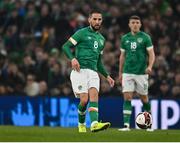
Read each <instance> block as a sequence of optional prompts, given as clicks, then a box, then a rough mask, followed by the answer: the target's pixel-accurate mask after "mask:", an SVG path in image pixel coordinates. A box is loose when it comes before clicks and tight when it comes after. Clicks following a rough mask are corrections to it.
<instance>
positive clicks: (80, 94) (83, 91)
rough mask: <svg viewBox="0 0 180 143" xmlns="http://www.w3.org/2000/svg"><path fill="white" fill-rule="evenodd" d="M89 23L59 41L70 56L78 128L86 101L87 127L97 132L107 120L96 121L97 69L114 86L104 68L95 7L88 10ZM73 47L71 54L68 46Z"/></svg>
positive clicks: (82, 122) (82, 127)
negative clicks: (65, 40)
mask: <svg viewBox="0 0 180 143" xmlns="http://www.w3.org/2000/svg"><path fill="white" fill-rule="evenodd" d="M88 22H89V24H90V25H89V26H88V27H85V28H82V29H80V30H78V31H77V32H76V33H75V34H74V35H72V36H71V37H70V38H69V40H68V41H67V42H66V43H65V44H64V45H63V51H64V53H65V54H66V56H67V57H68V58H69V59H70V60H71V66H72V72H71V75H70V79H71V83H72V88H73V92H74V94H75V96H76V97H77V98H80V103H79V105H78V117H79V123H78V128H79V132H86V125H85V114H86V108H87V104H88V101H89V107H88V111H89V114H90V119H91V127H90V129H91V131H92V132H97V131H101V130H104V129H107V128H108V127H109V126H110V123H109V122H106V123H101V122H98V92H99V84H100V79H99V76H98V72H99V73H101V74H102V75H103V76H104V77H105V78H106V79H107V81H108V82H109V84H110V86H111V87H113V86H114V80H113V79H112V78H111V77H110V75H109V74H108V73H107V71H106V70H105V68H104V66H103V64H102V61H101V57H102V54H103V48H104V44H105V39H104V37H103V36H102V35H101V34H100V33H99V29H100V27H101V24H102V14H101V13H100V12H98V11H93V12H91V13H90V15H89V18H88ZM72 46H73V47H75V55H73V54H72V52H71V50H70V47H72Z"/></svg>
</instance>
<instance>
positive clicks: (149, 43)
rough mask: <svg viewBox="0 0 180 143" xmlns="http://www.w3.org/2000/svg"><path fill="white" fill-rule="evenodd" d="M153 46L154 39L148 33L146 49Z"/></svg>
mask: <svg viewBox="0 0 180 143" xmlns="http://www.w3.org/2000/svg"><path fill="white" fill-rule="evenodd" d="M151 48H153V44H152V40H151V37H150V36H149V35H147V37H146V49H147V50H148V49H151Z"/></svg>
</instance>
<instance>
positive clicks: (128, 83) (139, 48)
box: [119, 15, 155, 131]
mask: <svg viewBox="0 0 180 143" xmlns="http://www.w3.org/2000/svg"><path fill="white" fill-rule="evenodd" d="M129 28H130V32H129V33H127V34H125V35H123V36H122V38H121V55H120V58H119V80H120V82H121V83H122V92H123V96H124V104H123V119H124V128H122V129H119V131H129V130H130V124H129V123H130V116H131V113H132V106H131V100H132V98H133V95H134V93H135V92H136V93H137V94H139V96H140V99H141V101H142V103H143V108H144V110H145V111H148V112H150V104H149V98H148V76H149V74H150V73H151V72H152V67H153V64H154V60H155V54H154V49H153V45H152V41H151V38H150V36H149V35H148V34H146V33H145V32H142V31H140V28H141V19H140V17H138V16H135V15H134V16H131V17H130V18H129ZM147 59H148V60H147ZM147 61H148V62H147Z"/></svg>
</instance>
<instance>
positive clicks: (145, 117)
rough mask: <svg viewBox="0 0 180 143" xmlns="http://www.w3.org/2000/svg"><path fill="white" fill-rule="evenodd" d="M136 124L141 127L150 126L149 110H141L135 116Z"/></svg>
mask: <svg viewBox="0 0 180 143" xmlns="http://www.w3.org/2000/svg"><path fill="white" fill-rule="evenodd" d="M136 125H137V126H138V127H139V128H141V129H147V128H150V127H151V126H152V116H151V114H150V113H149V112H141V113H139V114H138V115H137V116H136Z"/></svg>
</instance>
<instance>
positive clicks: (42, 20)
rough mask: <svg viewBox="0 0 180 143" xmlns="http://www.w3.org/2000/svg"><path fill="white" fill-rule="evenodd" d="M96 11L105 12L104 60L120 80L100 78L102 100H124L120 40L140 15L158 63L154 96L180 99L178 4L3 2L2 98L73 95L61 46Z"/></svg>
mask: <svg viewBox="0 0 180 143" xmlns="http://www.w3.org/2000/svg"><path fill="white" fill-rule="evenodd" d="M92 9H98V10H101V11H102V13H103V18H104V21H103V26H102V29H101V32H102V34H103V35H104V37H105V38H106V40H107V41H106V45H105V49H104V55H103V61H104V64H105V66H106V68H107V70H108V71H109V73H110V74H111V76H112V77H113V78H114V79H115V80H116V85H115V87H114V88H110V86H109V85H108V83H107V81H106V80H105V79H104V78H103V77H102V76H101V77H102V78H101V79H102V80H101V91H100V94H101V95H102V96H122V93H121V86H120V83H119V80H118V72H119V69H118V66H119V55H120V48H119V47H120V38H121V36H122V35H123V34H125V33H127V32H128V31H129V28H128V18H129V17H130V16H131V15H134V14H136V15H139V16H140V17H141V19H142V23H143V26H142V30H144V31H145V32H147V33H148V34H150V35H151V37H152V41H153V45H154V50H155V53H156V61H155V65H154V68H153V73H152V75H151V76H150V80H149V84H150V87H149V96H150V97H151V98H180V2H179V0H34V1H33V0H1V1H0V94H1V95H12V94H13V95H29V96H37V95H43V96H73V92H72V89H71V83H70V80H69V74H70V71H71V66H70V61H68V60H67V58H66V57H65V56H64V54H63V53H62V49H61V47H62V45H63V43H64V42H65V41H66V40H67V39H68V38H69V37H70V36H71V35H72V34H73V33H74V32H76V31H77V30H78V29H80V28H83V27H85V26H87V25H88V22H87V17H88V14H89V12H90V11H91V10H92Z"/></svg>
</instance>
